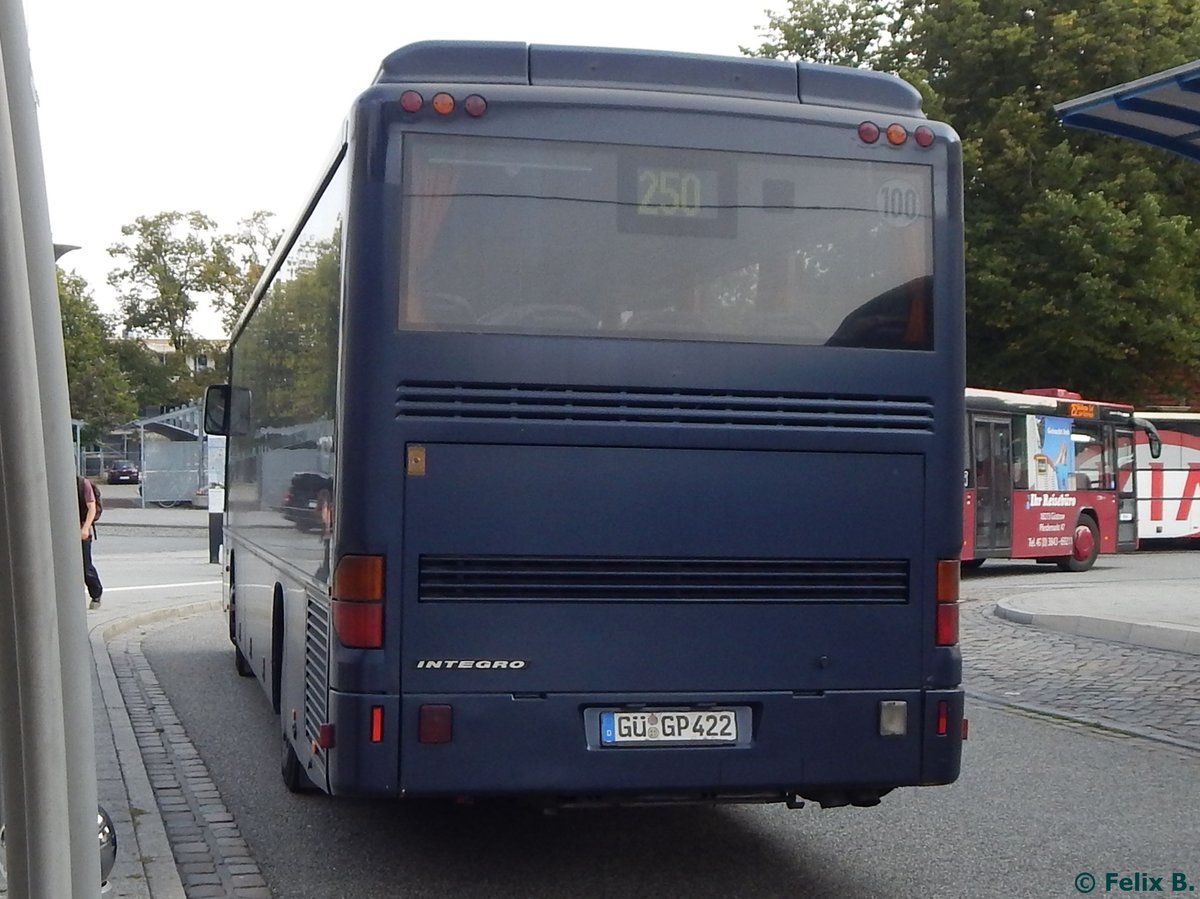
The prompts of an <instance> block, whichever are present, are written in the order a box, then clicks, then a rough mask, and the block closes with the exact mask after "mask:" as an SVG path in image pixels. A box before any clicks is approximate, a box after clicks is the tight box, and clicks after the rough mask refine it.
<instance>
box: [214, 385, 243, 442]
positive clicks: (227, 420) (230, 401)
mask: <svg viewBox="0 0 1200 899" xmlns="http://www.w3.org/2000/svg"><path fill="white" fill-rule="evenodd" d="M204 433H205V434H213V435H216V436H218V437H244V436H246V435H247V434H249V433H250V391H249V390H247V389H246V388H245V387H234V386H232V385H230V384H210V385H209V387H208V389H207V390H205V391H204Z"/></svg>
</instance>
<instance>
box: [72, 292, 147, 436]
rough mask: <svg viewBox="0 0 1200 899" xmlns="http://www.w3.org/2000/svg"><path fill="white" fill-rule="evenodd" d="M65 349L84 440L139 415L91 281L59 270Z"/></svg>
mask: <svg viewBox="0 0 1200 899" xmlns="http://www.w3.org/2000/svg"><path fill="white" fill-rule="evenodd" d="M58 303H59V308H60V310H61V313H62V329H63V349H64V351H65V354H66V360H67V391H68V393H69V395H70V400H71V417H72V418H77V419H80V420H81V421H83V422H85V423H86V424H85V425H84V428H83V434H82V436H83V439H84V441H85V442H88V443H90V442H93V441H95V440H96V439H98V438H99V437H100V436H101V435H103V434H105V433H106V432H108V431H110V430H112V429H113V428H115V427H117V426H118V425H120V424H122V423H124V422H127V421H129V420H130V419H131V418H133V417H134V415H136V414H137V403H136V401H135V399H134V395H133V391H132V390H131V389H130V386H129V382H128V380H127V379H126V377H125V375H124V373H123V372H122V371H121V368H120V366H119V365H118V364H117V361H116V359H115V358H114V357H113V356H112V354H111V353H110V352H109V341H110V340H111V338H112V328H111V326H110V324H109V323H108V321H107V320H106V319H105V318H104V316H103V315H102V314H101V313H100V311H99V309H98V308H97V307H96V301H95V300H94V299H93V298H92V295H91V293H90V292H89V291H88V289H87V282H86V281H85V280H84V279H83V278H81V277H79V276H78V275H74V274H66V273H64V272H63V271H62V270H61V269H60V270H59V271H58Z"/></svg>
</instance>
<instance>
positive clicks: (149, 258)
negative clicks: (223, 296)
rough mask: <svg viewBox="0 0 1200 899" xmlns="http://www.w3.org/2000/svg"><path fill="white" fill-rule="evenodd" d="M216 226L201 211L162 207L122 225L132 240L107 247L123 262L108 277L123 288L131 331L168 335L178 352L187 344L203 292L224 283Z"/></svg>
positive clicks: (123, 304)
mask: <svg viewBox="0 0 1200 899" xmlns="http://www.w3.org/2000/svg"><path fill="white" fill-rule="evenodd" d="M216 230H217V224H216V222H214V221H213V220H212V219H210V218H209V217H208V216H206V215H204V214H203V213H200V212H188V213H182V212H160V213H158V214H157V215H152V216H138V218H137V219H136V220H135V221H134V223H133V224H131V225H124V226H122V228H121V233H122V234H123V235H124V236H125V237H126V238H128V240H127V241H125V242H123V243H117V244H113V246H111V247H109V249H108V253H109V255H110V256H112V257H113V258H114V259H116V260H119V261H121V262H123V265H121V266H120V267H119V268H117V269H115V270H114V271H112V272H111V273H110V274H109V276H108V283H109V284H110V285H111V286H112V287H113V288H114V289H115V290H116V291H117V292H118V295H119V298H120V304H121V314H122V320H123V322H124V325H125V328H126V330H127V331H128V332H130V333H131V334H133V335H140V336H151V337H153V336H163V337H167V338H169V339H170V341H171V345H172V346H173V347H174V348H175V350H176V351H177V352H182V351H184V350H186V349H187V348H188V345H189V343H190V341H192V340H193V339H194V334H193V333H192V318H193V316H194V315H195V313H196V309H197V304H198V302H199V300H200V298H201V296H203V295H206V294H212V293H213V292H215V291H217V290H219V289H220V287H221V286H222V283H223V277H224V272H223V271H222V269H221V268H220V266H219V265H217V264H216V261H215V260H216V257H217V256H218V255H219V252H220V251H219V249H218V248H219V246H220V241H221V238H220V235H218V234H217V233H216Z"/></svg>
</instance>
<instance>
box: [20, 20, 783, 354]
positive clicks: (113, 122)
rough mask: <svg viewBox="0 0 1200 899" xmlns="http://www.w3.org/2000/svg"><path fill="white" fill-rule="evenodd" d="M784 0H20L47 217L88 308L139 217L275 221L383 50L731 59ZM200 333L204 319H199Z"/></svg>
mask: <svg viewBox="0 0 1200 899" xmlns="http://www.w3.org/2000/svg"><path fill="white" fill-rule="evenodd" d="M786 7H787V2H786V0H722V2H721V3H715V2H714V3H706V2H703V0H590V2H578V3H572V2H570V0H509V2H502V0H491V2H477V0H457V2H455V0H450V2H428V3H421V2H414V0H391V2H386V3H385V2H379V0H331V2H328V3H323V4H319V5H318V4H315V3H312V2H311V0H286V2H281V0H205V2H202V3H184V2H180V0H101V2H97V0H25V15H26V21H27V24H28V28H29V42H30V53H31V55H32V60H33V72H34V82H35V87H36V89H37V94H38V100H39V123H40V127H41V139H42V152H43V155H44V157H45V163H46V181H47V190H48V192H49V198H50V218H51V227H52V229H53V232H54V240H55V242H56V243H67V244H75V245H77V246H79V247H81V249H79V250H76V251H74V252H72V253H70V254H69V255H67V256H65V257H63V260H62V266H63V268H64V269H66V270H68V271H75V272H76V273H77V274H79V275H82V276H83V277H84V278H86V279H87V281H88V283H89V285H90V287H91V289H92V292H93V294H94V295H95V297H96V299H97V301H98V302H99V304H100V307H101V309H103V310H104V311H113V309H114V307H115V301H114V297H113V292H112V290H111V289H110V288H109V287H108V285H107V283H106V278H107V275H108V272H109V271H110V270H111V269H112V268H113V267H114V266H113V264H112V263H113V260H112V259H111V257H109V255H108V253H107V252H106V251H107V248H108V247H109V246H111V245H112V244H113V243H115V242H117V241H119V240H120V239H121V231H120V229H121V226H122V225H124V224H130V223H132V222H133V220H134V219H135V218H136V217H137V216H139V215H153V214H155V213H158V212H162V211H165V210H178V211H183V212H186V211H189V210H192V209H198V210H200V211H201V212H204V213H206V214H207V215H209V216H211V217H212V218H214V219H216V220H217V221H218V223H219V224H220V225H221V226H222V228H224V229H233V228H234V226H235V225H236V223H237V221H238V219H240V218H243V217H245V216H246V215H249V214H250V213H251V212H253V211H255V210H258V209H265V210H268V211H271V212H274V213H276V214H277V216H278V219H277V223H278V224H280V225H281V226H282V224H284V223H290V221H291V220H292V218H293V217H294V216H295V214H296V212H297V211H298V208H299V204H300V203H301V202H302V201H303V199H304V197H305V194H306V193H307V191H308V190H309V189H310V188H311V187H312V185H313V182H314V179H315V178H316V177H317V175H318V170H319V168H320V166H321V164H322V162H323V161H324V160H325V157H326V155H327V153H328V151H329V150H330V148H331V147H332V146H333V141H334V138H335V135H336V134H337V129H338V126H339V125H340V124H341V121H342V119H343V117H344V116H345V113H346V111H347V109H348V108H349V105H350V103H351V101H352V100H353V99H354V97H355V96H356V95H357V94H358V93H359V92H360V91H361V90H362V89H363V88H364V87H366V86H367V84H369V83H370V81H371V79H372V78H373V77H374V75H375V72H376V70H377V69H378V65H379V62H380V60H381V59H383V57H384V56H386V55H387V54H388V53H389V52H391V51H392V50H394V49H396V48H397V47H400V46H403V45H404V44H408V43H411V42H413V41H419V40H430V39H456V38H462V39H471V40H515V41H525V42H530V43H558V44H578V45H588V46H612V47H638V48H649V49H660V50H678V51H687V52H697V53H716V54H728V55H738V48H739V46H757V45H758V44H759V43H761V36H759V35H758V34H757V33H756V30H755V29H756V27H757V26H763V25H765V24H766V22H767V13H766V10H767V9H774V10H781V9H785V8H786ZM198 324H199V325H200V327H201V330H203V331H205V332H207V333H206V336H215V331H216V330H217V329H216V327H215V321H214V320H213V319H212V318H211V317H207V318H205V319H202V320H200V321H199V322H198Z"/></svg>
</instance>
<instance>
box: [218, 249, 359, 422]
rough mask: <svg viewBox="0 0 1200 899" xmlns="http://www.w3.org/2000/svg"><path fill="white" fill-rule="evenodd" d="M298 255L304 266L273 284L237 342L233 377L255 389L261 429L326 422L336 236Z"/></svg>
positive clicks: (333, 349) (333, 366)
mask: <svg viewBox="0 0 1200 899" xmlns="http://www.w3.org/2000/svg"><path fill="white" fill-rule="evenodd" d="M299 250H300V252H299V253H298V257H299V258H300V259H302V260H303V261H302V262H301V263H300V264H298V265H297V266H296V267H295V269H294V270H293V271H291V272H290V273H289V275H288V276H286V277H284V276H281V277H279V278H278V279H276V281H275V282H274V283H273V284H272V286H271V289H270V291H269V292H268V293H267V295H266V296H265V297H264V298H263V301H262V304H261V305H260V306H259V308H258V310H257V312H256V313H255V318H254V324H253V325H252V326H251V327H249V328H247V329H246V331H245V333H244V334H243V335H242V338H241V340H242V355H241V356H239V357H238V358H239V360H241V361H240V362H239V372H240V378H239V380H244V381H245V382H246V383H251V384H254V385H255V390H256V394H257V395H256V396H255V401H254V402H255V406H256V407H257V408H258V409H260V410H262V411H263V412H264V414H265V413H266V412H267V411H269V413H270V416H271V417H270V418H269V419H264V420H261V421H260V422H259V424H261V425H263V426H266V427H273V428H284V427H288V426H291V425H297V424H309V423H312V422H317V421H327V420H332V418H333V411H334V409H333V406H334V398H335V394H336V388H337V343H336V341H335V340H334V339H333V336H334V335H335V334H337V330H338V297H339V284H340V280H339V279H340V274H339V273H340V269H341V235H340V231H337V232H335V233H334V234H333V236H332V237H330V238H327V239H323V240H312V241H309V242H308V243H306V244H304V245H303V246H302V247H301V248H299ZM241 366H244V369H243V368H241Z"/></svg>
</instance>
